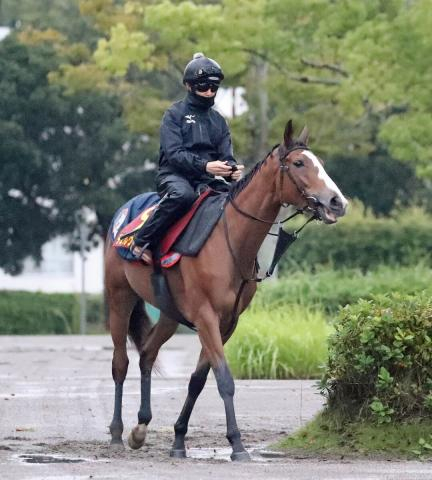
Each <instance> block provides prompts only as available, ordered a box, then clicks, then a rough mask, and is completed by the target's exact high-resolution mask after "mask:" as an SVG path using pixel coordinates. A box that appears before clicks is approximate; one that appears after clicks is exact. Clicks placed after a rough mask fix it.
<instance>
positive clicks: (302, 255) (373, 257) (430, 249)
mask: <svg viewBox="0 0 432 480" xmlns="http://www.w3.org/2000/svg"><path fill="white" fill-rule="evenodd" d="M287 230H292V227H287ZM431 253H432V221H431V217H430V216H429V215H427V214H425V213H424V212H423V211H421V210H418V209H411V210H407V211H405V212H404V213H401V214H399V215H398V216H397V217H395V218H376V217H374V216H371V215H366V216H364V215H361V214H360V212H359V211H358V208H357V209H356V208H354V209H353V211H349V212H348V213H347V215H346V217H344V218H342V219H341V220H340V221H339V222H338V223H337V224H336V225H331V226H328V225H323V224H313V225H310V226H308V227H307V228H306V229H305V230H304V231H303V232H302V233H301V234H300V238H299V239H298V240H297V241H296V242H294V244H293V245H292V247H291V248H290V249H289V250H288V252H287V253H286V254H285V256H284V257H283V259H282V261H281V263H280V272H281V274H282V275H288V274H289V273H290V272H291V271H292V270H296V269H298V268H299V266H302V267H303V268H305V267H306V268H307V269H310V268H311V267H312V268H314V267H316V266H319V265H330V266H332V267H333V268H347V267H353V268H360V269H361V270H363V271H366V270H369V269H373V268H376V266H377V265H378V264H386V265H394V266H398V265H414V264H417V263H419V262H420V261H423V262H425V264H427V265H428V266H432V256H431Z"/></svg>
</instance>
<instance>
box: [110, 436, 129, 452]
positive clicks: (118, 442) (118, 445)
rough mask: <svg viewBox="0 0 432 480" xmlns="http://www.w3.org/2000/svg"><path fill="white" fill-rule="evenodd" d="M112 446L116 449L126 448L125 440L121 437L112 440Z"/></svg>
mask: <svg viewBox="0 0 432 480" xmlns="http://www.w3.org/2000/svg"><path fill="white" fill-rule="evenodd" d="M110 448H112V449H115V450H124V448H125V446H124V443H123V440H122V439H121V438H120V439H115V440H111V443H110Z"/></svg>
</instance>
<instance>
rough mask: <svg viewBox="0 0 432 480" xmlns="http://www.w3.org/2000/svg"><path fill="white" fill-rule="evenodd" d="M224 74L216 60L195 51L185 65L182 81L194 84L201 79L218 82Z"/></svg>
mask: <svg viewBox="0 0 432 480" xmlns="http://www.w3.org/2000/svg"><path fill="white" fill-rule="evenodd" d="M223 79H224V74H223V72H222V69H221V67H220V66H219V64H218V63H217V62H215V61H214V60H212V59H211V58H207V57H206V56H205V55H204V54H203V53H195V54H194V56H193V59H192V60H191V61H190V62H189V63H188V64H187V65H186V68H185V71H184V74H183V83H189V84H194V83H197V82H201V81H203V80H210V81H213V82H220V81H221V80H223Z"/></svg>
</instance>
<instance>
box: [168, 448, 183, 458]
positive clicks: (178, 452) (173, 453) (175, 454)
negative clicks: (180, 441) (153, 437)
mask: <svg viewBox="0 0 432 480" xmlns="http://www.w3.org/2000/svg"><path fill="white" fill-rule="evenodd" d="M170 457H173V458H186V450H184V449H183V450H180V449H174V448H172V449H171V450H170Z"/></svg>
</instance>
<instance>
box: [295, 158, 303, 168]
mask: <svg viewBox="0 0 432 480" xmlns="http://www.w3.org/2000/svg"><path fill="white" fill-rule="evenodd" d="M293 165H294V166H295V167H297V168H300V167H304V162H303V160H296V161H295V162H293Z"/></svg>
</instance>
